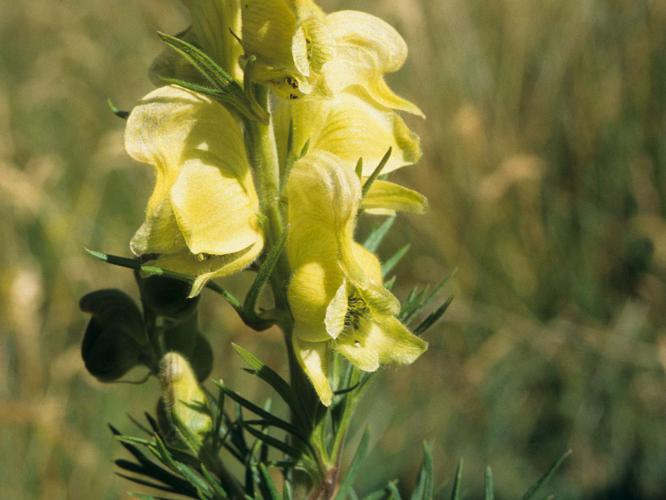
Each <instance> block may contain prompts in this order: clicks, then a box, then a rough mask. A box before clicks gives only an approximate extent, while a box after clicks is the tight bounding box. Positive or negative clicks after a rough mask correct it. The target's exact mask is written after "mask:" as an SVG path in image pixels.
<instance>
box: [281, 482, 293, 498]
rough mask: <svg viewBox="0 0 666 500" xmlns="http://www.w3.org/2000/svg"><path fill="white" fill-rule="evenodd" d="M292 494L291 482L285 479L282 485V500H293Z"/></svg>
mask: <svg viewBox="0 0 666 500" xmlns="http://www.w3.org/2000/svg"><path fill="white" fill-rule="evenodd" d="M293 498H294V494H293V493H292V491H291V483H290V482H289V481H288V480H287V479H285V481H284V486H282V500H293Z"/></svg>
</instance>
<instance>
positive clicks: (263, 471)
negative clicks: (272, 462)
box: [259, 464, 280, 500]
mask: <svg viewBox="0 0 666 500" xmlns="http://www.w3.org/2000/svg"><path fill="white" fill-rule="evenodd" d="M259 488H260V489H261V494H262V495H263V496H264V500H280V494H279V493H278V490H277V487H276V486H275V483H274V482H273V478H272V477H271V475H270V473H269V472H268V469H267V468H266V466H265V465H264V464H259Z"/></svg>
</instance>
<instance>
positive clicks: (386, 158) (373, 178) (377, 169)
mask: <svg viewBox="0 0 666 500" xmlns="http://www.w3.org/2000/svg"><path fill="white" fill-rule="evenodd" d="M392 153H393V148H389V149H388V151H387V152H386V153H385V154H384V157H383V158H382V159H381V161H380V162H379V165H377V167H375V169H374V170H373V171H372V173H371V174H370V177H368V178H367V179H366V181H365V183H364V184H363V196H365V195H366V194H368V191H370V188H371V187H372V184H373V183H374V182H375V181H376V180H377V178H378V177H379V176H380V175H381V173H382V170H384V167H385V166H386V164H387V163H388V161H389V159H390V158H391V154H392Z"/></svg>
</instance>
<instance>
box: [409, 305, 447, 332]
mask: <svg viewBox="0 0 666 500" xmlns="http://www.w3.org/2000/svg"><path fill="white" fill-rule="evenodd" d="M452 302H453V296H451V297H449V298H448V299H447V300H446V302H444V303H443V304H442V305H441V306H439V307H438V308H437V309H435V311H433V312H431V313H430V314H429V315H428V316H427V317H426V319H424V320H423V321H422V322H421V323H420V324H419V326H417V327H416V328H415V329H414V333H415V334H416V335H423V334H424V333H425V332H426V331H427V330H428V329H429V328H430V327H431V326H433V325H434V324H435V323H437V322H438V321H439V320H440V319H441V317H442V316H444V313H446V311H447V310H448V308H449V306H450V305H451V303H452Z"/></svg>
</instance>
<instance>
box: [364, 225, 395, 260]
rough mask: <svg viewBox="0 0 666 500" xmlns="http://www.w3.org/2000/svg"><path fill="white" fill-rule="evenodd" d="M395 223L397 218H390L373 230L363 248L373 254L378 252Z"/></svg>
mask: <svg viewBox="0 0 666 500" xmlns="http://www.w3.org/2000/svg"><path fill="white" fill-rule="evenodd" d="M394 223H395V216H391V217H388V218H387V219H386V220H385V221H384V222H382V223H381V224H380V225H379V226H377V227H376V228H375V229H373V230H372V232H371V233H370V235H369V236H368V237H367V239H366V240H365V242H364V243H363V246H364V247H365V248H367V249H368V250H370V251H371V252H376V251H377V249H378V248H379V245H381V243H382V241H383V240H384V238H385V237H386V235H387V234H388V232H389V230H390V229H391V227H392V226H393V224H394Z"/></svg>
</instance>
